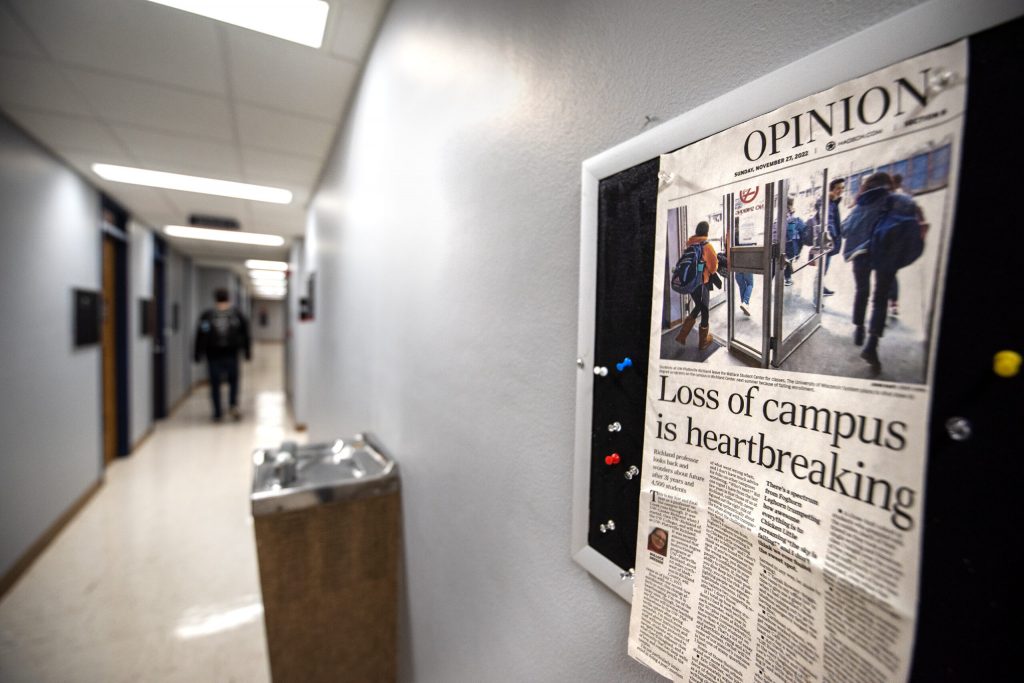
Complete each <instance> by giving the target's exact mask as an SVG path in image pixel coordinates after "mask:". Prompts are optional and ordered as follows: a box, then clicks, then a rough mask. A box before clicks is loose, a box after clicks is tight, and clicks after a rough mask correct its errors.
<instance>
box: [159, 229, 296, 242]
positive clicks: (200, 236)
mask: <svg viewBox="0 0 1024 683" xmlns="http://www.w3.org/2000/svg"><path fill="white" fill-rule="evenodd" d="M164 232H165V233H167V234H168V235H170V236H171V237H185V238H187V239H191V240H211V241H213V242H234V243H236V244H258V245H260V246H264V247H279V246H281V245H282V244H284V238H283V237H281V236H280V235H264V234H261V233H258V232H236V231H234V230H211V229H209V228H193V227H191V226H189V225H168V226H165V227H164Z"/></svg>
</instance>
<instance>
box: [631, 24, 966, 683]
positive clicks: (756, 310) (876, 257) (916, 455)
mask: <svg viewBox="0 0 1024 683" xmlns="http://www.w3.org/2000/svg"><path fill="white" fill-rule="evenodd" d="M966 75H967V44H966V41H961V42H959V43H956V44H953V45H950V46H947V47H944V48H941V49H938V50H934V51H932V52H929V53H927V54H924V55H920V56H918V57H914V58H911V59H908V60H905V61H903V62H901V63H899V64H896V65H893V66H890V67H887V68H885V69H881V70H879V71H876V72H874V73H871V74H868V75H866V76H862V77H860V78H857V79H854V80H851V81H848V82H846V83H843V84H841V85H837V86H836V87H834V88H832V89H830V90H827V91H824V92H820V93H817V94H815V95H812V96H810V97H807V98H805V99H803V100H800V101H798V102H794V103H792V104H789V105H787V106H785V107H782V108H780V109H778V110H776V111H773V112H771V113H769V114H765V115H764V116H760V117H758V118H756V119H753V120H751V121H748V122H746V123H743V124H740V125H738V126H735V127H733V128H731V129H728V130H725V131H723V132H721V133H718V134H716V135H713V136H711V137H708V138H705V139H703V140H701V141H699V142H696V143H694V144H692V145H689V146H687V147H684V148H682V149H680V150H678V151H676V152H674V153H672V154H668V155H664V156H662V158H661V163H660V171H659V192H658V208H657V212H658V213H657V216H658V218H657V221H658V222H657V232H656V238H655V259H654V264H655V266H654V272H653V273H652V277H653V294H652V296H653V301H652V313H651V316H652V320H651V337H650V343H651V348H650V351H651V353H650V366H649V368H648V387H647V415H646V423H645V437H644V451H643V469H642V475H641V476H642V479H641V494H640V510H639V519H640V524H639V530H638V533H639V534H646V543H644V542H643V539H642V538H641V539H640V540H639V542H638V543H637V556H636V565H635V568H636V581H635V588H634V595H633V605H632V612H631V618H630V634H629V653H630V655H631V656H632V657H634V658H635V659H637V660H639V661H640V662H642V663H644V664H646V665H647V666H650V667H651V668H653V669H654V670H656V671H657V672H659V673H661V674H662V675H664V676H667V677H669V678H672V679H673V680H680V681H723V682H732V681H849V680H856V681H896V680H905V679H906V678H907V675H908V673H909V670H910V663H911V655H912V652H913V637H914V629H915V619H916V613H917V598H918V574H919V562H920V545H921V534H922V529H921V520H922V510H923V503H924V500H923V498H924V490H923V487H924V477H925V465H926V453H927V446H928V444H927V435H928V417H929V416H928V406H929V403H930V383H931V375H932V363H933V357H934V352H933V351H934V345H935V330H936V329H937V327H938V317H939V313H940V311H939V305H940V302H941V295H942V290H941V287H942V283H943V282H944V281H945V272H944V271H945V263H946V256H947V251H948V244H949V237H950V233H951V230H952V216H953V212H954V203H955V193H956V187H957V173H958V168H959V158H960V145H961V138H962V121H963V117H964V114H965V111H964V110H965V101H966V86H967V82H966Z"/></svg>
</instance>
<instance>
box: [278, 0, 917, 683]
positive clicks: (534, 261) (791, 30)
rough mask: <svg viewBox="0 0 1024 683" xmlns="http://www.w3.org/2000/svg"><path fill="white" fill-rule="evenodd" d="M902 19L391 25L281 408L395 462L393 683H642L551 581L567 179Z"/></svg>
mask: <svg viewBox="0 0 1024 683" xmlns="http://www.w3.org/2000/svg"><path fill="white" fill-rule="evenodd" d="M913 4H915V1H914V0H897V1H893V0H865V1H863V2H859V3H840V2H834V1H827V2H811V1H809V0H804V1H803V2H796V3H775V4H770V5H758V6H752V5H751V4H750V3H748V2H742V1H741V0H723V1H722V2H714V3H711V2H702V1H697V0H651V1H650V2H644V3H639V4H638V3H626V2H616V1H614V0H588V1H586V2H583V1H580V0H577V1H571V0H569V1H566V2H536V1H534V2H529V1H528V2H518V3H515V2H508V1H507V0H396V2H395V3H394V4H393V5H392V8H391V10H390V13H389V15H388V16H387V18H386V21H385V23H384V26H383V28H382V32H381V35H380V37H379V39H378V43H377V45H376V46H375V48H374V51H373V54H372V57H371V60H370V62H369V64H368V68H367V71H366V73H365V75H364V79H363V81H362V83H361V86H360V89H359V92H358V95H357V97H356V99H355V101H354V105H353V109H352V112H351V116H350V119H349V121H348V124H347V126H346V128H345V129H344V130H343V131H342V134H341V136H340V138H339V142H338V144H337V148H336V149H335V150H334V153H333V155H332V158H331V161H330V162H329V166H328V168H327V170H326V172H325V176H324V178H323V181H322V185H321V188H320V190H319V192H318V193H317V195H316V197H315V199H314V201H313V204H312V211H313V216H312V218H311V222H310V225H309V229H308V231H307V243H306V249H307V253H306V255H305V260H306V261H307V262H308V265H309V267H311V268H313V269H315V270H316V272H317V320H316V322H315V323H313V325H314V326H315V327H313V328H312V329H313V330H314V331H315V334H312V335H310V338H309V340H308V341H309V347H310V348H309V349H308V352H307V353H306V358H305V359H304V360H303V361H302V362H300V363H298V364H297V366H296V377H295V381H296V391H297V396H296V401H295V405H296V414H297V416H298V417H300V418H302V419H305V420H306V421H308V423H309V425H310V430H311V437H312V438H313V439H314V440H317V439H328V438H330V437H333V436H336V435H347V434H351V433H353V432H356V431H360V430H369V431H372V432H375V433H376V434H377V435H379V437H380V438H381V439H382V441H383V443H384V444H385V445H386V446H387V447H388V448H389V449H390V450H391V451H393V453H394V455H395V456H396V457H397V459H398V460H399V461H400V463H401V467H402V475H403V479H404V481H403V495H404V517H405V543H406V562H407V565H408V566H407V571H406V574H407V578H408V587H407V590H408V595H409V602H408V614H407V618H408V626H409V629H408V630H407V631H406V632H405V633H404V634H403V639H402V643H403V648H404V651H405V658H406V664H407V665H408V666H407V668H406V672H405V677H406V678H409V679H411V678H413V677H414V678H415V680H417V681H421V682H423V683H431V682H435V681H436V682H440V681H563V680H565V681H588V682H591V681H623V680H631V681H634V680H654V679H655V678H656V677H655V676H654V675H653V674H651V673H650V672H649V671H647V670H646V669H644V668H642V667H640V666H639V665H637V664H635V663H633V662H632V661H631V660H630V659H629V658H628V657H627V656H626V654H625V651H626V636H627V623H628V608H627V605H626V604H625V603H624V602H623V601H621V600H620V599H619V598H617V597H616V596H614V595H613V594H612V593H611V592H610V591H608V590H607V589H606V588H605V587H604V586H602V585H600V584H598V583H597V582H596V581H594V580H593V579H591V578H590V577H589V576H588V575H587V574H586V573H585V572H584V571H583V570H582V569H580V568H579V567H578V566H576V565H575V564H574V563H573V562H572V560H571V559H570V517H571V515H570V510H571V495H572V455H573V419H574V404H575V382H576V372H577V369H576V366H575V364H574V360H575V357H576V324H575V321H576V314H577V310H576V309H577V296H578V291H577V290H578V285H577V277H578V265H577V264H578V262H579V248H578V240H579V203H580V162H581V161H583V160H584V159H586V158H588V157H590V156H592V155H594V154H596V153H599V152H601V151H603V150H605V149H607V148H609V147H611V146H613V145H615V144H618V143H620V142H622V141H624V140H627V139H630V138H632V137H633V136H635V135H637V134H638V133H639V132H640V131H641V129H643V128H644V127H645V121H646V120H647V118H648V117H655V118H656V119H657V120H667V119H669V118H672V117H674V116H676V115H678V114H681V113H683V112H686V111H688V110H690V109H691V108H693V107H695V106H697V105H699V104H701V103H703V102H706V101H708V100H710V99H712V98H714V97H716V96H718V95H720V94H722V93H724V92H727V91H730V90H732V89H734V88H737V87H739V86H741V85H742V84H744V83H746V82H748V81H751V80H753V79H755V78H756V77H758V76H761V75H763V74H765V73H768V72H770V71H773V70H774V69H776V68H778V67H781V66H783V65H785V64H787V63H789V62H792V61H793V60H795V59H797V58H799V57H802V56H804V55H807V54H809V53H811V52H813V51H814V50H816V49H818V48H820V47H823V46H825V45H827V44H830V43H832V42H835V41H836V40H838V39H840V38H842V37H844V36H846V35H849V34H852V33H854V32H856V31H858V30H859V29H861V28H864V27H866V26H869V25H871V24H874V23H876V22H878V21H880V20H881V19H883V18H885V17H887V16H891V15H893V14H896V13H897V12H899V11H901V10H902V9H905V8H907V7H909V6H911V5H913ZM301 328H302V324H300V325H299V329H300V331H301ZM298 341H300V342H301V341H303V340H302V339H300V340H298ZM297 349H298V351H299V353H300V354H302V353H303V348H302V345H301V344H299V345H297ZM313 397H315V400H312V398H313ZM410 667H411V668H410ZM410 671H411V672H412V673H413V674H414V675H410Z"/></svg>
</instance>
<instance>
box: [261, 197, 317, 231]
mask: <svg viewBox="0 0 1024 683" xmlns="http://www.w3.org/2000/svg"><path fill="white" fill-rule="evenodd" d="M253 213H254V215H253V222H252V224H251V225H250V226H247V227H249V229H250V230H254V231H258V232H271V233H276V234H282V235H284V234H288V235H299V234H302V232H303V231H304V230H305V227H306V210H305V209H304V208H303V205H302V204H299V203H298V202H292V203H291V204H288V205H287V206H283V205H280V204H277V205H269V204H268V205H267V206H264V207H259V209H258V210H257V211H254V212H253Z"/></svg>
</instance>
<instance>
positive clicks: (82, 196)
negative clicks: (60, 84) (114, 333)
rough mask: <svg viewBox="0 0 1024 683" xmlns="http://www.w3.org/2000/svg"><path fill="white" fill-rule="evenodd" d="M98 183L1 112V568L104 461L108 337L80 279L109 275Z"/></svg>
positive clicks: (97, 283) (91, 284)
mask: <svg viewBox="0 0 1024 683" xmlns="http://www.w3.org/2000/svg"><path fill="white" fill-rule="evenodd" d="M99 217H100V205H99V195H98V194H97V193H96V191H95V190H93V189H92V188H91V187H89V186H88V185H87V184H86V183H85V182H84V181H83V180H82V179H81V178H79V177H78V176H77V175H76V174H74V173H73V172H71V171H70V170H68V169H67V168H66V167H64V166H63V165H62V164H60V163H59V162H57V161H56V160H55V159H54V158H52V157H51V156H50V155H49V154H48V153H46V152H45V151H43V150H42V149H41V148H40V147H38V146H37V145H36V144H35V143H34V142H32V141H31V140H29V139H28V138H27V137H26V136H25V135H24V134H22V133H21V132H20V131H19V130H18V129H16V128H15V127H14V126H12V125H11V124H10V123H9V122H8V121H7V119H6V118H4V117H3V116H2V115H0V240H2V246H0V320H3V324H0V387H2V391H3V401H2V406H0V435H2V439H0V443H2V446H0V472H2V473H3V481H4V492H3V495H0V575H2V574H4V573H5V572H6V571H7V570H9V569H10V568H11V566H12V565H13V564H14V562H16V561H17V560H18V559H19V558H20V557H21V556H22V555H23V554H24V553H25V551H26V550H27V549H28V548H29V546H31V544H32V543H33V542H35V541H36V539H37V538H39V536H40V535H41V534H42V533H43V532H44V531H46V529H48V528H49V527H50V526H51V525H52V524H53V523H54V522H55V521H56V520H57V518H58V517H60V515H61V514H62V513H63V512H65V510H67V509H68V507H70V506H71V505H72V504H73V503H74V502H75V501H76V500H77V499H78V498H79V497H80V496H81V495H82V494H83V493H84V492H85V491H86V489H88V487H89V486H90V485H91V484H93V483H94V482H96V481H97V480H98V479H99V478H100V476H101V471H102V460H103V457H102V445H101V444H102V433H101V419H102V415H101V410H102V401H101V400H100V396H101V388H100V362H101V359H100V347H99V345H98V344H97V345H95V346H90V347H86V348H82V349H74V348H72V340H73V337H72V300H71V290H72V288H75V287H78V288H83V289H90V290H94V291H98V290H99V289H100V287H101V278H100V261H101V241H100V240H101V237H100V229H99Z"/></svg>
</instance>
